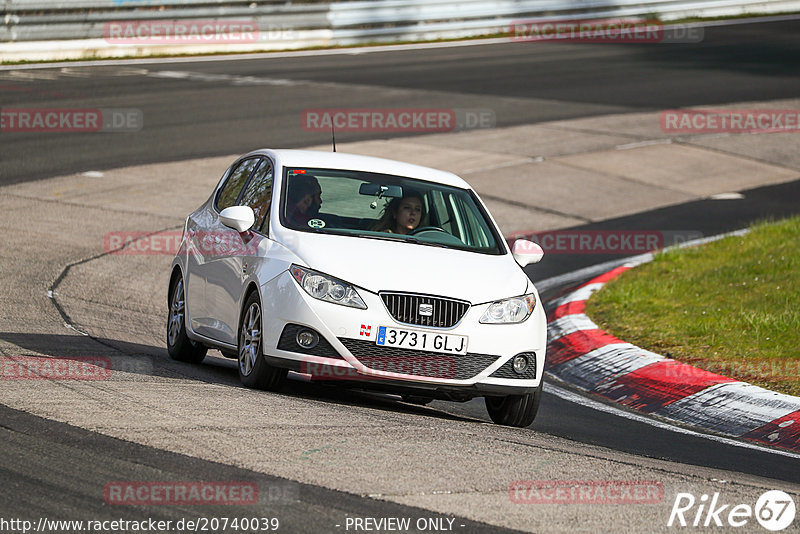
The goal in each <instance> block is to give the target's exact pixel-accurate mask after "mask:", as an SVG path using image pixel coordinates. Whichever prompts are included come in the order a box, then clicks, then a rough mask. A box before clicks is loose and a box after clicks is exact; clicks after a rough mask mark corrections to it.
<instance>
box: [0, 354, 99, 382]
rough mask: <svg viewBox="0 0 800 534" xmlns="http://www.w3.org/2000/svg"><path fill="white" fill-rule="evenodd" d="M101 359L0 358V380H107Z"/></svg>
mask: <svg viewBox="0 0 800 534" xmlns="http://www.w3.org/2000/svg"><path fill="white" fill-rule="evenodd" d="M110 377H111V359H110V358H108V357H105V356H72V357H59V358H52V357H48V356H0V380H108V379H109V378H110Z"/></svg>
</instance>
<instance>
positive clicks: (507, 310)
mask: <svg viewBox="0 0 800 534" xmlns="http://www.w3.org/2000/svg"><path fill="white" fill-rule="evenodd" d="M535 307H536V295H534V294H533V293H529V294H528V295H522V296H521V297H513V298H510V299H504V300H498V301H497V302H493V303H492V305H491V306H489V308H488V309H487V310H486V311H485V312H484V314H483V316H482V317H481V319H480V322H481V323H485V324H512V323H521V322H522V321H524V320H525V319H527V318H528V317H530V315H531V313H533V309H534V308H535Z"/></svg>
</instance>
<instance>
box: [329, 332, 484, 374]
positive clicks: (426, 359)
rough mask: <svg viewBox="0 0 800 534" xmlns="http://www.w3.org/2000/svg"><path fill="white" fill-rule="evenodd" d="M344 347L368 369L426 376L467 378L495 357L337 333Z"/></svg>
mask: <svg viewBox="0 0 800 534" xmlns="http://www.w3.org/2000/svg"><path fill="white" fill-rule="evenodd" d="M339 341H341V342H342V345H344V346H345V347H346V348H347V350H349V351H350V352H351V353H352V354H353V356H355V357H356V359H357V360H358V361H360V362H361V363H362V364H364V365H365V366H366V367H369V368H370V369H374V370H376V371H387V372H392V373H400V374H407V375H413V376H425V377H428V378H444V379H449V380H467V379H469V378H472V377H474V376H475V375H477V374H478V373H480V372H481V371H483V370H484V369H486V368H487V367H489V366H490V365H492V364H493V363H494V362H495V361H497V358H498V356H493V355H491V354H474V353H467V354H463V355H459V354H443V353H440V352H429V351H422V350H411V349H400V348H396V347H381V346H380V345H376V344H375V343H374V342H371V341H364V340H360V339H350V338H344V337H340V338H339Z"/></svg>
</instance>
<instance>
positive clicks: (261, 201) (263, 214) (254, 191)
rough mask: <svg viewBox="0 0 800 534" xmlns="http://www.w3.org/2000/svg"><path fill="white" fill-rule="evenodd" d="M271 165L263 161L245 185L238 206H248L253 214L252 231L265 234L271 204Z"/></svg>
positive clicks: (267, 227)
mask: <svg viewBox="0 0 800 534" xmlns="http://www.w3.org/2000/svg"><path fill="white" fill-rule="evenodd" d="M272 181H273V172H272V163H271V162H270V161H269V160H265V161H264V164H263V165H261V166H260V167H259V168H258V170H257V171H256V172H255V173H254V174H253V177H252V178H251V179H250V181H249V182H248V183H247V187H246V188H245V190H244V193H242V199H241V200H240V201H239V204H240V205H242V206H250V207H251V208H252V209H253V213H254V214H255V223H254V224H253V230H255V231H257V232H259V233H262V234H265V235H266V234H267V233H268V229H269V208H270V206H271V204H272Z"/></svg>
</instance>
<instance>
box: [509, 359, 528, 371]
mask: <svg viewBox="0 0 800 534" xmlns="http://www.w3.org/2000/svg"><path fill="white" fill-rule="evenodd" d="M512 365H513V366H514V372H515V373H517V374H518V375H521V374H524V373H525V371H526V370H527V369H528V358H527V357H526V356H525V355H524V354H517V355H516V356H514V361H513V363H512Z"/></svg>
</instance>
